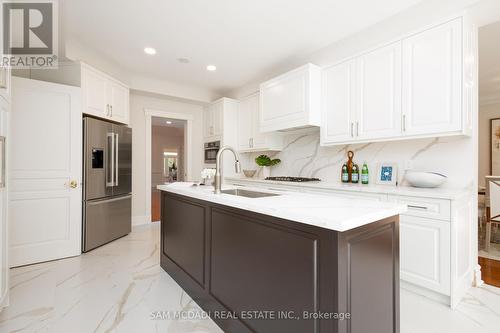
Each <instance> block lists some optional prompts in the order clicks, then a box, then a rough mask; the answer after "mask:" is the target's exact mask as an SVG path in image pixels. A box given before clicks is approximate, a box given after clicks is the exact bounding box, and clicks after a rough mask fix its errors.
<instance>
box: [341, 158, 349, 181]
mask: <svg viewBox="0 0 500 333" xmlns="http://www.w3.org/2000/svg"><path fill="white" fill-rule="evenodd" d="M341 179H342V183H348V182H349V170H348V169H347V163H344V165H343V166H342V173H341Z"/></svg>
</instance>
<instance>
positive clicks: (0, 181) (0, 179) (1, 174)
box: [0, 136, 5, 188]
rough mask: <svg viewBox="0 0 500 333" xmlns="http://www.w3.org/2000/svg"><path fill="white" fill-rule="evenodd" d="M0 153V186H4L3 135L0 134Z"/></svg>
mask: <svg viewBox="0 0 500 333" xmlns="http://www.w3.org/2000/svg"><path fill="white" fill-rule="evenodd" d="M0 154H1V155H2V157H0V159H1V160H0V168H2V170H1V171H0V188H4V187H5V137H4V136H0Z"/></svg>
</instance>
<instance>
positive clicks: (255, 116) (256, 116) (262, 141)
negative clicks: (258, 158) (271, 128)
mask: <svg viewBox="0 0 500 333" xmlns="http://www.w3.org/2000/svg"><path fill="white" fill-rule="evenodd" d="M259 107H260V99H259V94H255V95H254V97H253V98H252V103H251V108H252V146H253V148H262V149H265V148H270V147H269V143H270V142H269V140H268V139H269V138H270V137H272V136H275V135H277V134H276V133H262V132H261V131H260V112H259Z"/></svg>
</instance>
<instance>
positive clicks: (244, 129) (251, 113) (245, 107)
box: [238, 93, 283, 152]
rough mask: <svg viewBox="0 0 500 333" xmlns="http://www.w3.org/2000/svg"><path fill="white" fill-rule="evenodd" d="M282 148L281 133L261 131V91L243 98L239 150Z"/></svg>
mask: <svg viewBox="0 0 500 333" xmlns="http://www.w3.org/2000/svg"><path fill="white" fill-rule="evenodd" d="M282 148H283V138H282V136H281V134H279V133H275V132H271V133H262V132H261V131H260V114H259V93H255V94H252V95H250V96H247V97H245V98H243V99H242V100H241V101H240V106H239V108H238V150H240V151H243V152H244V151H267V150H281V149H282Z"/></svg>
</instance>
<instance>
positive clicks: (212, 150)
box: [205, 141, 220, 164]
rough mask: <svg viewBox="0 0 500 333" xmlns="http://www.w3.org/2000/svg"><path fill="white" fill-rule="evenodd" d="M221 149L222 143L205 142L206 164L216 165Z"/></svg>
mask: <svg viewBox="0 0 500 333" xmlns="http://www.w3.org/2000/svg"><path fill="white" fill-rule="evenodd" d="M219 149H220V141H212V142H205V163H206V164H215V160H216V158H217V153H218V152H219Z"/></svg>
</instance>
